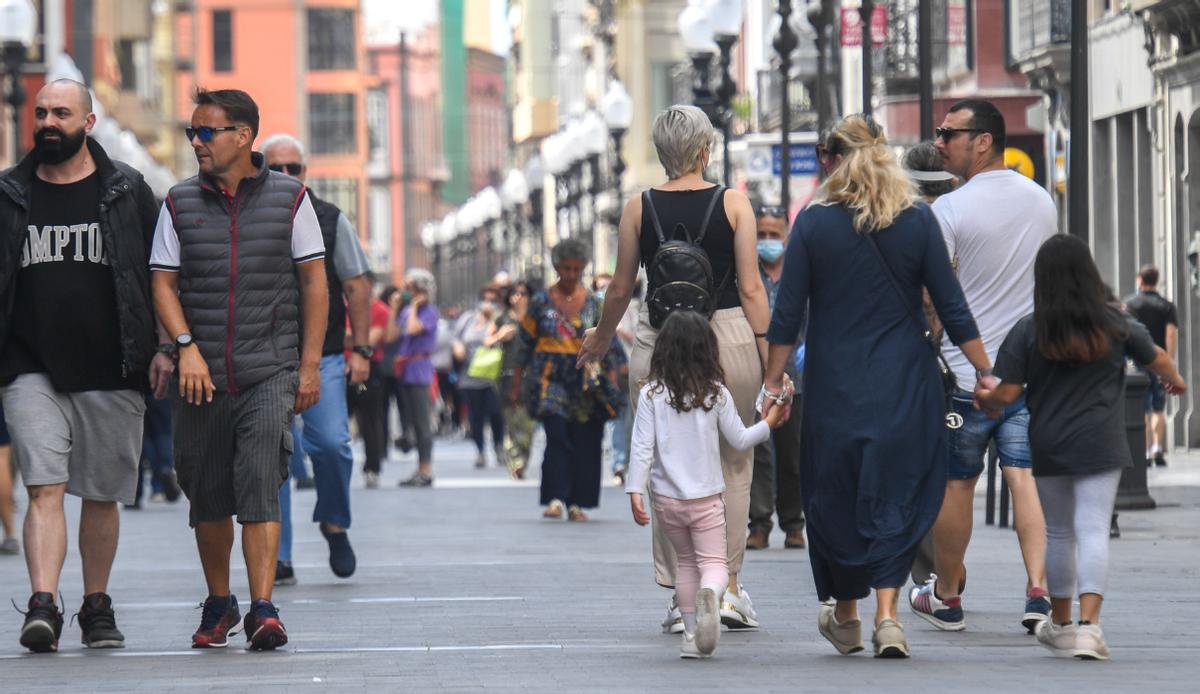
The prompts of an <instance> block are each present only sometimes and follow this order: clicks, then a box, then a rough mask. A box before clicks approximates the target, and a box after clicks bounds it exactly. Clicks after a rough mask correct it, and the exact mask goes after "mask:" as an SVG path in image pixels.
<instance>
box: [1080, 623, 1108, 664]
mask: <svg viewBox="0 0 1200 694" xmlns="http://www.w3.org/2000/svg"><path fill="white" fill-rule="evenodd" d="M1074 655H1075V657H1076V658H1079V659H1080V660H1108V644H1107V643H1105V642H1104V630H1102V629H1101V628H1100V625H1099V624H1080V625H1079V627H1078V628H1076V630H1075V653H1074Z"/></svg>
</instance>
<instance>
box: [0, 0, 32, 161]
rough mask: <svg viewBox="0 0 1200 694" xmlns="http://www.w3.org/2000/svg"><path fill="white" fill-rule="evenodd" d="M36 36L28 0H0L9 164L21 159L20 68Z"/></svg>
mask: <svg viewBox="0 0 1200 694" xmlns="http://www.w3.org/2000/svg"><path fill="white" fill-rule="evenodd" d="M36 33H37V13H36V12H35V11H34V9H33V3H32V2H30V0H0V50H2V51H3V59H4V72H5V73H6V74H7V75H8V93H7V94H6V95H5V101H7V102H8V104H9V106H11V107H12V121H13V124H12V130H13V131H12V142H13V144H12V152H13V164H16V163H17V162H18V161H19V160H20V159H21V106H23V105H24V104H25V90H24V89H23V88H22V87H21V68H22V67H23V66H24V65H25V57H26V55H27V54H28V51H29V47H30V46H32V45H33V39H34V37H35V35H36Z"/></svg>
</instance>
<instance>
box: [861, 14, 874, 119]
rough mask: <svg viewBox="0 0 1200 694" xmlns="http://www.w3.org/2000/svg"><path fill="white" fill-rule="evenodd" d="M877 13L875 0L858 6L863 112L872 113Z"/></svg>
mask: <svg viewBox="0 0 1200 694" xmlns="http://www.w3.org/2000/svg"><path fill="white" fill-rule="evenodd" d="M874 14H875V0H862V4H861V5H859V6H858V16H859V17H860V22H861V23H862V81H863V86H862V98H863V113H865V114H867V115H868V116H869V115H871V112H872V108H871V99H872V97H873V93H874V91H875V85H874V84H873V80H874V79H875V77H874V71H875V70H874V68H875V65H874V55H873V53H874V48H875V37H874V36H872V35H871V17H872V16H873V15H874Z"/></svg>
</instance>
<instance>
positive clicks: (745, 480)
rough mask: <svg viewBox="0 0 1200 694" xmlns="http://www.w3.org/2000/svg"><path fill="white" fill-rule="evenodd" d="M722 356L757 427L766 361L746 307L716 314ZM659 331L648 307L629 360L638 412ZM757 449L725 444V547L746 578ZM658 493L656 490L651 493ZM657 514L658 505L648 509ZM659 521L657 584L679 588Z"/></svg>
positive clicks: (743, 411)
mask: <svg viewBox="0 0 1200 694" xmlns="http://www.w3.org/2000/svg"><path fill="white" fill-rule="evenodd" d="M710 325H711V326H712V329H713V333H715V334H716V336H717V345H718V346H719V348H720V351H721V368H722V369H724V370H725V387H726V388H728V389H729V392H730V393H731V394H732V395H733V402H734V404H735V405H737V411H738V414H739V415H741V417H742V422H743V423H744V424H745V425H746V426H750V425H751V424H753V423H754V418H755V412H754V399H755V398H756V397H758V389H759V388H760V387H761V386H762V362H761V360H760V359H759V356H758V347H757V346H756V345H755V343H754V331H753V330H752V329H751V328H750V323H749V321H747V320H746V314H745V313H744V312H743V311H742V309H741V308H726V309H721V310H720V311H717V312H716V313H715V314H713V318H712V322H711V323H710ZM657 336H658V331H657V330H655V329H654V328H653V327H652V326H651V325H650V314H649V312H648V310H647V309H646V307H645V306H643V307H642V310H641V313H640V314H639V316H638V325H637V331H636V332H635V333H634V338H633V354H632V355H630V358H629V381H630V388H629V392H630V393H631V394H632V395H633V398H632V399H633V407H634V412H635V413H636V412H637V393H638V391H640V390H641V387H640V386H639V385H638V383H639V382H640V381H641V380H642V379H644V378H646V375H647V374H649V373H650V355H651V354H652V353H653V352H654V340H655V338H657ZM753 458H754V449H753V448H751V449H750V450H747V451H739V450H737V449H736V448H733V447H731V446H730V445H729V444H728V443H727V442H726V441H725V439H724V438H722V439H721V472H722V473H723V474H724V477H725V493H724V494H723V495H722V497H723V498H724V500H725V544H726V547H725V549H726V555H727V557H728V560H729V573H740V572H741V570H742V558H743V557H744V556H745V554H746V526H747V524H748V523H749V522H750V481H751V478H752V475H753V473H754V465H753V462H752V461H753ZM650 491H651V493H653V491H654V490H653V489H652V490H650ZM648 505H649V506H650V507H651V509H653V507H654V505H653V504H648ZM651 515H652V516H654V523H653V531H654V580H655V581H657V582H658V584H659V585H662V586H667V587H673V586H674V585H675V551H674V550H673V549H672V548H671V543H670V541H669V540H668V539H667V534H666V532H665V531H664V530H663V525H662V523H660V522H659V519H658V518H657V516H655V514H654V513H653V512H652V513H651Z"/></svg>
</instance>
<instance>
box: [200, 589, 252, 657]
mask: <svg viewBox="0 0 1200 694" xmlns="http://www.w3.org/2000/svg"><path fill="white" fill-rule="evenodd" d="M200 607H201V608H203V609H204V612H202V613H201V615H200V627H199V628H198V629H196V633H194V634H192V648H224V647H226V646H228V645H229V635H230V634H236V633H237V630H238V622H240V621H242V613H241V611H240V610H238V602H237V596H236V595H227V596H225V597H217V596H215V595H210V596H208V598H207V599H205V601H204V602H202V603H200Z"/></svg>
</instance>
